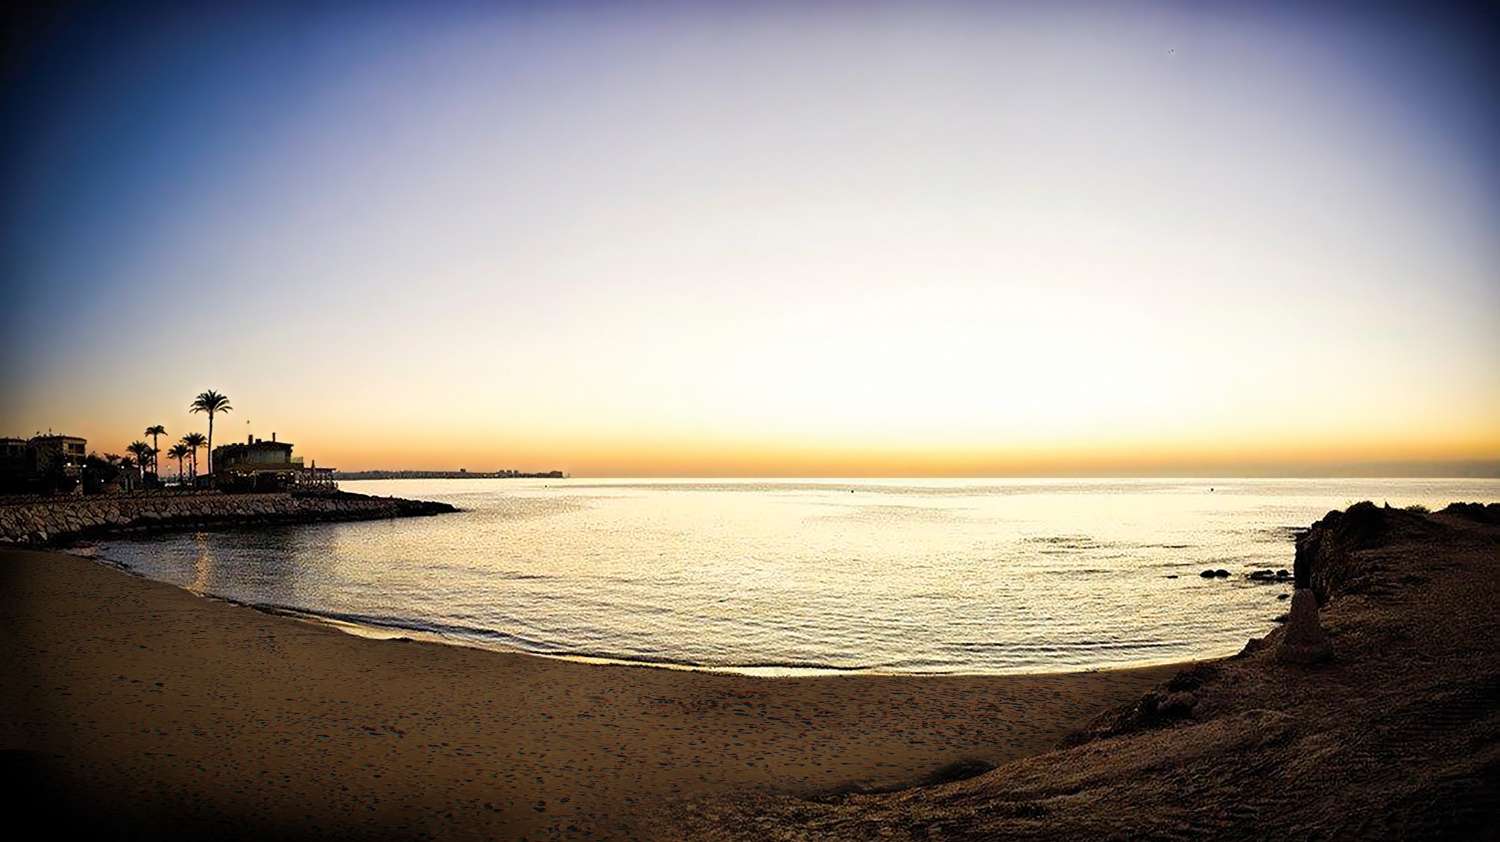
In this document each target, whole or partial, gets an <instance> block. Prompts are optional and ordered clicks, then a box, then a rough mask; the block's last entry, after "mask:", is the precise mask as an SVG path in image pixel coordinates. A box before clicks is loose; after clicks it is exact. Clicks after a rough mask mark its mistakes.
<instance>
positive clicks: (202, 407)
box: [188, 389, 234, 476]
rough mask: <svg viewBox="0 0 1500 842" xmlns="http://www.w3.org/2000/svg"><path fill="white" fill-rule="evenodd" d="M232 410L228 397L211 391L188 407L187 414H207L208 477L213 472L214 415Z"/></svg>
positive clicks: (195, 399) (201, 395)
mask: <svg viewBox="0 0 1500 842" xmlns="http://www.w3.org/2000/svg"><path fill="white" fill-rule="evenodd" d="M232 409H234V407H232V406H230V405H229V397H228V396H227V395H221V394H219V393H218V392H215V391H214V390H213V389H209V390H208V391H206V392H202V393H200V394H199V395H198V397H196V398H193V402H192V403H191V404H189V405H188V411H189V412H207V413H208V473H209V475H210V476H212V475H213V472H214V415H216V414H218V413H220V412H228V411H230V410H232Z"/></svg>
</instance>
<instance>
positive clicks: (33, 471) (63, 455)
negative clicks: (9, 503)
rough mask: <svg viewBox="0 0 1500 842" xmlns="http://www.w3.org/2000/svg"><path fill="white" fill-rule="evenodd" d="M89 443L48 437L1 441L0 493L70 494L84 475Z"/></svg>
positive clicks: (53, 435) (64, 437) (69, 437)
mask: <svg viewBox="0 0 1500 842" xmlns="http://www.w3.org/2000/svg"><path fill="white" fill-rule="evenodd" d="M87 457H88V440H87V439H82V438H79V437H78V436H63V435H55V434H52V433H48V434H47V435H45V436H43V435H38V436H33V437H32V438H30V439H20V438H12V437H5V438H0V491H4V492H8V493H15V492H22V491H25V492H38V491H55V490H66V489H67V488H70V487H72V486H73V485H75V484H76V483H77V480H78V478H79V477H80V476H82V474H83V463H84V460H85V459H86V458H87Z"/></svg>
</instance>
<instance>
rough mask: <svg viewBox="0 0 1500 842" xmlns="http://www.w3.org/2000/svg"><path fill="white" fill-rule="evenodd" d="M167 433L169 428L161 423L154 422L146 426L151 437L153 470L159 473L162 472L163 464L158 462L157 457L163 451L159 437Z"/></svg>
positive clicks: (146, 433) (147, 433)
mask: <svg viewBox="0 0 1500 842" xmlns="http://www.w3.org/2000/svg"><path fill="white" fill-rule="evenodd" d="M166 434H167V428H166V427H163V426H162V425H160V424H152V425H151V426H149V427H147V428H146V432H145V435H148V436H150V437H151V471H152V473H155V474H158V475H159V474H161V466H160V465H158V464H157V463H156V457H157V454H159V453H161V441H160V439H158V438H157V437H158V436H164V435H166Z"/></svg>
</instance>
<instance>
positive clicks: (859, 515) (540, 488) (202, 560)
mask: <svg viewBox="0 0 1500 842" xmlns="http://www.w3.org/2000/svg"><path fill="white" fill-rule="evenodd" d="M344 488H345V489H346V490H349V491H358V492H362V493H367V494H381V495H386V494H390V495H397V496H402V497H416V498H423V499H431V500H442V501H445V502H449V503H453V504H455V505H457V506H460V507H462V508H463V509H464V511H463V512H462V513H460V514H456V515H443V516H440V517H433V518H420V519H411V520H399V521H377V522H366V523H344V524H328V525H315V526H298V527H278V528H271V529H259V530H255V531H249V530H243V531H234V532H205V533H201V534H175V535H167V536H160V537H153V538H149V539H144V540H132V541H117V542H110V543H107V544H103V545H101V546H100V547H99V548H98V550H97V552H98V554H99V555H101V556H103V557H105V558H108V559H111V560H113V561H116V562H119V563H122V564H124V565H126V566H127V567H129V568H131V569H133V570H136V571H138V572H140V573H142V574H144V575H146V576H148V577H151V578H154V579H160V580H163V581H166V582H171V583H173V584H177V585H180V586H182V587H185V588H189V589H191V590H193V591H197V592H200V593H206V594H214V595H219V596H224V597H229V598H232V599H235V600H239V601H243V602H249V603H254V604H261V605H268V606H277V607H281V608H289V609H295V610H298V611H303V612H307V613H311V614H317V615H322V616H325V617H328V618H331V619H338V620H344V621H348V622H353V623H357V624H361V625H364V626H376V627H385V628H390V629H398V630H411V631H414V632H422V633H428V634H436V635H441V636H443V637H445V638H448V639H450V640H454V641H458V642H464V643H470V644H478V645H489V646H499V647H507V648H519V649H523V650H526V651H529V652H535V653H541V654H552V655H570V656H581V657H593V658H605V659H616V660H624V661H638V662H650V663H659V664H676V665H694V666H702V667H710V668H718V669H735V670H744V671H752V672H754V671H768V672H796V671H801V670H885V671H902V672H984V673H999V672H1015V671H1050V670H1065V669H1079V668H1090V667H1109V666H1122V665H1129V664H1144V663H1152V662H1162V661H1171V660H1178V659H1183V658H1189V657H1207V656H1218V655H1226V654H1230V653H1233V652H1235V651H1238V650H1239V648H1240V647H1241V646H1243V645H1244V642H1245V640H1246V639H1247V638H1249V637H1251V636H1259V635H1261V634H1264V633H1265V632H1266V631H1267V630H1268V629H1269V628H1271V627H1272V620H1273V618H1274V617H1276V616H1277V615H1278V614H1280V613H1282V611H1283V610H1284V609H1285V605H1286V604H1285V603H1284V602H1279V601H1278V600H1277V595H1278V594H1280V593H1284V592H1286V591H1287V590H1288V589H1289V586H1288V585H1285V584H1279V585H1261V584H1253V583H1251V582H1249V581H1247V580H1245V579H1244V574H1246V573H1248V572H1249V571H1251V570H1257V569H1277V568H1287V569H1290V568H1291V566H1292V532H1293V530H1294V529H1296V528H1299V527H1305V526H1307V525H1308V524H1309V523H1311V522H1312V521H1313V520H1315V519H1317V518H1318V517H1321V516H1322V515H1323V514H1324V513H1326V512H1327V511H1328V510H1330V509H1334V508H1343V507H1345V506H1347V505H1349V504H1350V503H1353V502H1356V501H1359V500H1364V499H1372V500H1375V501H1376V502H1387V501H1388V502H1389V503H1390V504H1391V505H1395V506H1405V505H1408V504H1412V503H1422V504H1426V505H1429V506H1434V507H1436V506H1440V505H1443V504H1445V503H1447V502H1450V501H1453V500H1479V501H1486V502H1492V501H1496V500H1500V480H1406V479H1401V480H1342V479H1340V480H1196V479H1195V480H926V481H912V480H863V479H862V480H715V481H701V480H608V481H594V480H562V481H558V480H547V481H541V480H538V481H529V480H407V481H379V482H348V483H344ZM1208 567H1213V568H1224V569H1226V570H1229V571H1230V572H1231V573H1232V574H1234V575H1233V576H1232V578H1230V579H1228V580H1223V579H1213V580H1208V579H1203V578H1201V577H1200V576H1199V575H1198V574H1199V572H1200V571H1201V570H1202V569H1204V568H1208ZM1174 575H1175V576H1177V577H1178V578H1171V577H1172V576H1174Z"/></svg>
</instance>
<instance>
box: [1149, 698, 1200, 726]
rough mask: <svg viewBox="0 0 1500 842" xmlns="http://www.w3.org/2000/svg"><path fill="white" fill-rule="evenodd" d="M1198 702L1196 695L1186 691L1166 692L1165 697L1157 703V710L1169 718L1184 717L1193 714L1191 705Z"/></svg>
mask: <svg viewBox="0 0 1500 842" xmlns="http://www.w3.org/2000/svg"><path fill="white" fill-rule="evenodd" d="M1196 704H1198V697H1197V696H1194V695H1193V694H1192V693H1189V692H1187V691H1183V692H1179V693H1168V694H1167V697H1166V698H1165V699H1162V700H1161V702H1160V703H1159V704H1158V705H1157V707H1156V709H1157V711H1158V712H1159V713H1160V714H1161V715H1162V716H1165V717H1167V718H1169V719H1185V718H1187V717H1190V716H1192V715H1193V706H1194V705H1196Z"/></svg>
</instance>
